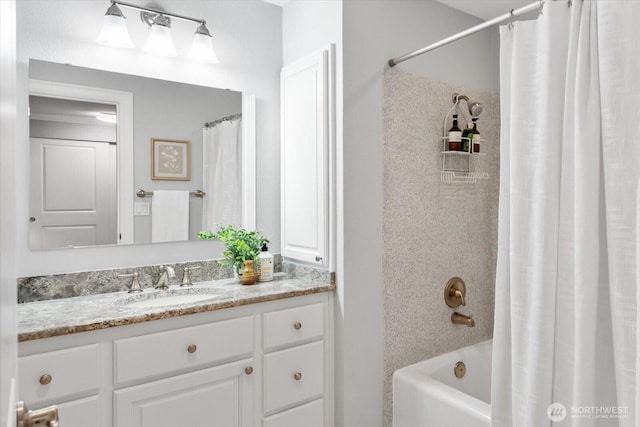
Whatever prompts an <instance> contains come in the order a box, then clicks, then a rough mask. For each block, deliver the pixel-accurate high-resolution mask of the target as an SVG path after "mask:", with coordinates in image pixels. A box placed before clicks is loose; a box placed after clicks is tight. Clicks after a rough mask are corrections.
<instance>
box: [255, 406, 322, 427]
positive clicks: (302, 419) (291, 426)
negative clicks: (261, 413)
mask: <svg viewBox="0 0 640 427" xmlns="http://www.w3.org/2000/svg"><path fill="white" fill-rule="evenodd" d="M262 426H263V427H300V426H304V427H324V400H322V399H318V400H314V401H313V402H311V403H307V404H305V405H300V406H298V407H295V408H293V409H289V410H288V411H284V412H281V413H279V414H276V415H272V416H270V417H268V418H265V419H264V423H263V424H262Z"/></svg>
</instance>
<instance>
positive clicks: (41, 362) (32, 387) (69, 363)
mask: <svg viewBox="0 0 640 427" xmlns="http://www.w3.org/2000/svg"><path fill="white" fill-rule="evenodd" d="M18 374H19V378H20V399H21V400H24V401H25V402H27V403H28V405H29V406H31V407H32V408H33V407H37V406H38V404H39V402H44V401H47V402H50V401H54V400H61V399H62V398H64V397H68V396H72V395H80V394H88V392H90V391H94V392H97V390H98V389H99V388H100V378H99V374H100V357H99V354H98V345H88V346H84V347H75V348H70V349H66V350H60V351H52V352H49V353H41V354H35V355H33V356H25V357H20V358H19V359H18Z"/></svg>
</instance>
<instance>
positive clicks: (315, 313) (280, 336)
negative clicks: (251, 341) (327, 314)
mask: <svg viewBox="0 0 640 427" xmlns="http://www.w3.org/2000/svg"><path fill="white" fill-rule="evenodd" d="M323 334H324V306H323V304H321V303H320V304H313V305H305V306H302V307H295V308H289V309H286V310H280V311H274V312H271V313H265V314H264V349H265V351H269V350H273V349H275V348H278V347H282V346H287V345H292V344H297V343H299V342H303V341H309V340H312V339H314V338H321V337H322V336H323Z"/></svg>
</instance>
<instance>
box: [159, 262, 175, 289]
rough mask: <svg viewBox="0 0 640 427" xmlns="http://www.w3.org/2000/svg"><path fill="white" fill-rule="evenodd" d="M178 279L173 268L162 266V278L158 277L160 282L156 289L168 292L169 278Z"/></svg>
mask: <svg viewBox="0 0 640 427" xmlns="http://www.w3.org/2000/svg"><path fill="white" fill-rule="evenodd" d="M170 277H176V272H175V270H174V269H173V267H169V266H168V265H167V266H164V265H161V266H160V277H158V281H157V282H156V286H155V288H156V289H160V290H166V289H168V288H169V278H170Z"/></svg>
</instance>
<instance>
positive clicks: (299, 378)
mask: <svg viewBox="0 0 640 427" xmlns="http://www.w3.org/2000/svg"><path fill="white" fill-rule="evenodd" d="M293 378H294V379H295V380H296V381H300V380H301V379H302V373H301V372H296V373H295V374H293Z"/></svg>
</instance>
